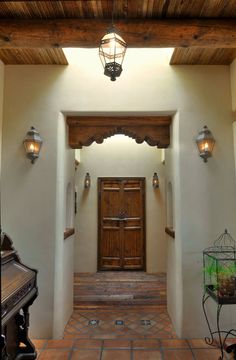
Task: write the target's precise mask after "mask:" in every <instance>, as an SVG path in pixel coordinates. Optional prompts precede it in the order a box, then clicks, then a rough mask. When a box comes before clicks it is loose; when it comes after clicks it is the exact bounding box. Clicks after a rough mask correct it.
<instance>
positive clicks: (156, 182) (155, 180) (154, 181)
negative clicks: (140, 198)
mask: <svg viewBox="0 0 236 360" xmlns="http://www.w3.org/2000/svg"><path fill="white" fill-rule="evenodd" d="M152 186H153V188H154V189H157V188H159V178H158V175H157V173H156V172H155V173H154V174H153V177H152Z"/></svg>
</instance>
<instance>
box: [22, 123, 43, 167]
mask: <svg viewBox="0 0 236 360" xmlns="http://www.w3.org/2000/svg"><path fill="white" fill-rule="evenodd" d="M42 143H43V141H42V139H41V137H40V135H39V133H38V132H37V131H36V130H35V128H34V127H33V126H31V129H30V130H29V131H28V132H27V134H26V137H25V139H24V141H23V144H24V146H25V151H26V156H27V158H29V159H30V160H31V163H32V164H34V162H35V160H36V159H37V158H38V157H39V153H40V150H41V146H42Z"/></svg>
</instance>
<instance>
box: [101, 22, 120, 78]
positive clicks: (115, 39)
mask: <svg viewBox="0 0 236 360" xmlns="http://www.w3.org/2000/svg"><path fill="white" fill-rule="evenodd" d="M126 48H127V45H126V42H125V41H124V40H123V39H122V37H121V36H120V34H119V33H118V31H117V29H116V28H115V27H114V26H112V27H111V28H110V29H109V30H108V31H107V33H106V35H105V36H104V37H103V38H102V40H101V42H100V46H99V56H100V59H101V62H102V65H103V68H104V75H106V76H109V77H110V78H111V81H115V80H116V78H117V77H119V76H120V74H121V72H122V64H123V61H124V56H125V52H126Z"/></svg>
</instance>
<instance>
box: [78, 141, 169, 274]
mask: <svg viewBox="0 0 236 360" xmlns="http://www.w3.org/2000/svg"><path fill="white" fill-rule="evenodd" d="M80 154H81V163H80V165H79V167H78V170H77V172H76V184H77V187H78V213H77V217H76V224H77V229H76V233H77V241H76V246H75V271H76V272H96V271H97V246H98V245H97V226H98V225H97V216H98V215H97V210H98V194H97V178H98V177H115V176H117V177H145V178H146V270H147V272H150V273H153V272H158V271H166V241H165V232H164V229H165V218H166V215H165V199H164V198H165V181H164V166H163V164H162V163H161V150H160V149H157V148H156V147H150V146H149V145H147V144H146V143H144V144H139V145H138V144H136V142H135V141H134V140H133V139H130V138H128V137H127V136H122V135H116V136H114V137H111V138H109V139H106V140H105V141H104V143H103V144H92V145H91V146H89V147H85V148H83V149H82V150H81V152H80ZM86 172H89V173H90V176H91V187H90V189H89V190H85V189H84V177H85V174H86ZM154 172H157V174H158V176H159V180H160V188H159V189H153V187H152V177H153V173H154Z"/></svg>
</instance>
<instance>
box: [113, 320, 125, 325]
mask: <svg viewBox="0 0 236 360" xmlns="http://www.w3.org/2000/svg"><path fill="white" fill-rule="evenodd" d="M115 324H116V325H124V320H116V321H115Z"/></svg>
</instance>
